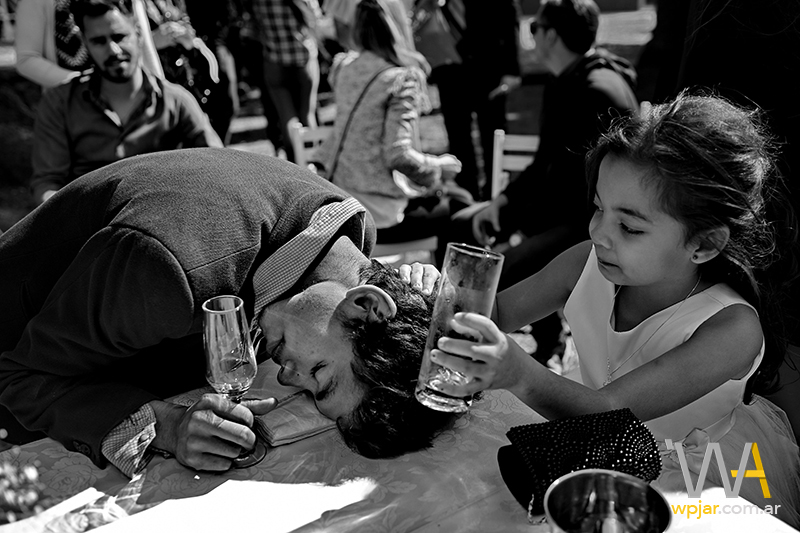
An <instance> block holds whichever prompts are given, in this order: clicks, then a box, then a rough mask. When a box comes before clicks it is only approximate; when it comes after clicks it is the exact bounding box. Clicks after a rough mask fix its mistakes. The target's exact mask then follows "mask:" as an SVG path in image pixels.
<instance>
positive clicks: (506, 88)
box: [489, 74, 522, 100]
mask: <svg viewBox="0 0 800 533" xmlns="http://www.w3.org/2000/svg"><path fill="white" fill-rule="evenodd" d="M520 85H522V78H520V77H519V76H509V75H508V74H506V75H505V76H503V77H502V78H501V79H500V85H498V86H497V87H495V88H494V89H492V92H490V93H489V100H493V99H495V98H497V97H498V96H500V95H501V94H508V93H510V92H511V91H513V90H514V89H516V88H517V87H519V86H520Z"/></svg>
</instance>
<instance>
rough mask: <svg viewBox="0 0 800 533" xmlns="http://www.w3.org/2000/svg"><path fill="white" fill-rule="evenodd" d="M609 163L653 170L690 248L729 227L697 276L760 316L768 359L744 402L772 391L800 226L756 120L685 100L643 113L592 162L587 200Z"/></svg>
mask: <svg viewBox="0 0 800 533" xmlns="http://www.w3.org/2000/svg"><path fill="white" fill-rule="evenodd" d="M608 154H613V155H614V156H616V157H620V158H622V159H625V160H626V161H630V162H631V163H633V164H636V165H638V166H641V167H642V168H645V169H648V170H649V172H648V173H647V177H646V178H645V179H647V180H649V182H650V183H651V184H653V185H654V186H655V187H656V190H657V191H658V192H657V194H658V198H659V202H660V205H661V208H662V209H663V210H664V212H665V213H667V214H669V215H670V216H672V217H673V218H675V219H677V220H678V221H679V222H681V223H682V225H683V227H684V230H685V240H686V242H689V241H691V240H693V239H702V238H704V235H706V233H707V232H708V230H711V229H714V228H719V227H722V226H727V227H728V229H729V230H730V238H729V240H728V242H727V243H726V244H724V245H723V246H720V245H719V244H718V243H714V242H709V243H708V244H710V245H712V246H715V247H716V248H718V249H719V250H720V253H719V255H718V256H717V257H715V258H714V259H712V260H711V261H709V262H708V263H705V264H703V265H701V274H702V276H703V279H707V280H711V281H715V282H725V283H727V284H728V285H730V286H731V287H732V288H733V289H734V290H736V291H737V292H738V293H739V294H740V295H741V296H742V297H743V298H744V299H745V300H747V302H748V303H750V304H751V305H753V307H755V309H756V311H757V312H758V316H759V320H760V321H761V326H762V330H763V332H764V340H765V352H764V358H763V360H762V362H761V365H760V366H759V369H758V371H757V372H756V373H755V374H754V375H753V376H752V377H751V378H750V380H749V381H748V386H747V389H746V391H745V400H746V401H749V398H750V395H751V393H753V392H755V393H759V394H768V393H770V392H774V391H775V390H776V389H777V387H778V385H779V382H778V369H779V367H780V366H781V363H782V362H783V359H784V357H785V353H786V333H785V322H784V319H783V313H782V307H783V306H782V299H783V297H784V296H785V295H786V294H788V291H787V287H788V285H789V284H790V283H791V282H792V281H794V279H795V278H796V277H797V266H796V257H797V255H796V252H795V247H796V244H795V243H796V240H797V239H796V237H797V223H796V219H795V217H794V212H793V210H792V208H791V206H790V205H789V203H788V201H787V199H786V195H785V193H784V192H783V191H785V190H786V188H785V184H784V183H783V182H782V179H781V176H780V175H779V173H778V170H777V168H776V166H775V155H774V149H773V145H772V141H771V136H770V135H769V134H768V133H767V131H766V129H765V127H764V126H763V124H762V122H761V119H760V113H759V111H758V110H747V109H743V108H740V107H738V106H736V105H734V104H732V103H730V102H728V101H726V100H724V99H722V98H719V97H715V96H710V95H702V94H698V95H690V94H689V93H688V92H687V91H683V92H682V93H681V94H680V95H678V97H677V98H675V99H674V100H673V101H671V102H668V103H666V104H662V105H657V106H652V107H649V108H648V107H647V106H645V107H644V108H643V112H642V114H641V115H639V116H633V117H628V118H625V119H621V120H620V121H618V122H617V123H616V124H615V125H614V126H613V127H612V128H611V131H609V133H607V134H606V135H604V136H603V137H601V139H600V140H599V141H598V143H597V145H596V146H595V147H594V149H593V150H592V151H591V152H590V153H589V155H588V156H587V176H588V178H589V192H590V195H591V197H594V194H595V188H596V185H597V178H598V172H599V167H600V162H601V161H602V159H603V158H604V157H605V156H606V155H608ZM706 240H708V239H706Z"/></svg>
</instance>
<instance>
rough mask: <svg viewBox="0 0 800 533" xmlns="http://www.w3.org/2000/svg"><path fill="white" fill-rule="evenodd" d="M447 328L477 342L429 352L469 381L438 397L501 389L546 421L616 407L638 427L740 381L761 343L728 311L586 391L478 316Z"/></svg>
mask: <svg viewBox="0 0 800 533" xmlns="http://www.w3.org/2000/svg"><path fill="white" fill-rule="evenodd" d="M454 325H455V326H456V330H457V331H459V332H462V333H464V332H467V331H469V330H474V331H477V332H479V333H480V334H481V335H482V336H483V338H484V342H483V343H480V344H479V343H473V342H469V341H463V340H455V339H449V338H444V339H441V340H440V341H439V348H440V350H434V351H433V352H432V355H433V356H434V360H435V361H436V362H437V363H440V364H443V365H446V366H448V367H450V368H452V369H454V370H458V371H461V372H464V373H465V374H467V375H468V376H471V377H473V381H472V382H471V383H470V384H469V385H467V386H466V387H464V388H453V389H452V390H447V389H444V390H443V392H445V393H450V394H453V395H464V394H472V393H475V392H478V391H480V390H485V389H493V388H505V389H508V390H509V391H511V392H512V393H513V394H514V395H515V396H517V397H518V398H519V399H520V400H522V401H523V402H525V403H526V404H527V405H528V406H530V407H531V408H532V409H534V410H536V411H537V412H538V413H539V414H541V415H542V416H544V417H546V418H548V419H556V418H563V417H569V416H577V415H582V414H588V413H596V412H602V411H609V410H612V409H620V408H623V407H628V408H630V409H631V411H633V413H634V414H635V415H636V416H637V417H639V418H640V419H642V420H651V419H653V418H657V417H660V416H663V415H665V414H668V413H671V412H673V411H675V410H677V409H679V408H681V407H684V406H685V405H688V404H689V403H691V402H693V401H694V400H697V399H698V398H700V397H701V396H703V395H705V394H707V393H708V392H711V391H712V390H714V389H715V388H717V387H719V386H720V385H722V384H723V383H725V382H726V381H728V380H730V379H740V378H742V377H744V376H745V375H746V374H747V372H748V371H749V370H750V367H751V365H752V364H753V360H754V359H755V358H756V356H757V355H758V352H759V351H760V349H761V344H762V341H763V335H762V332H761V326H760V324H759V321H758V317H757V316H756V314H755V312H753V310H752V309H750V308H749V307H747V306H744V305H732V306H730V307H727V308H725V309H723V310H721V311H720V312H718V313H717V314H715V315H714V316H712V317H711V318H709V319H708V320H707V321H706V322H704V323H703V324H702V325H700V327H698V328H697V330H696V331H695V332H694V334H693V335H692V336H691V337H690V338H689V339H688V340H687V341H686V342H684V343H683V344H681V345H680V346H677V347H675V348H673V349H672V350H670V351H668V352H666V353H665V354H663V355H661V356H660V357H658V358H656V359H654V360H653V361H650V362H649V363H647V364H645V365H643V366H641V367H639V368H637V369H635V370H633V371H631V372H629V373H628V374H625V375H624V376H622V377H620V378H618V379H617V380H615V381H613V382H612V383H611V384H609V385H607V386H606V387H603V388H602V389H600V390H593V389H590V388H588V387H585V386H584V385H581V384H579V383H576V382H574V381H572V380H570V379H567V378H563V377H561V376H559V375H557V374H555V373H553V372H551V371H550V370H548V369H547V368H546V367H544V366H542V365H541V364H539V363H536V362H535V361H533V359H532V358H531V357H530V356H528V355H527V354H526V353H525V352H524V351H523V350H522V349H521V348H519V346H517V345H516V344H515V343H514V342H513V341H512V340H510V339H509V338H508V337H507V336H506V335H504V334H502V333H501V332H500V331H499V330H498V329H497V327H496V326H495V325H494V324H493V323H492V322H491V321H490V320H488V319H487V318H485V317H482V316H479V315H475V314H465V315H457V316H456V322H455V324H454ZM442 350H443V351H442ZM445 352H448V353H445ZM451 354H456V355H451ZM466 358H468V359H466ZM526 358H527V359H526Z"/></svg>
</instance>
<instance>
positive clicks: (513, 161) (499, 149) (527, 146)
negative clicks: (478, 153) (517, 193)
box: [492, 130, 539, 198]
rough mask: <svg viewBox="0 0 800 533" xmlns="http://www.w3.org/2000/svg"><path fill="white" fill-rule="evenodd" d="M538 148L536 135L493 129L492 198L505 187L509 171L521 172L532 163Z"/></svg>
mask: <svg viewBox="0 0 800 533" xmlns="http://www.w3.org/2000/svg"><path fill="white" fill-rule="evenodd" d="M538 149H539V136H538V135H516V134H509V133H506V132H505V131H503V130H494V143H493V150H492V153H493V158H492V198H497V196H498V195H499V194H500V193H501V192H503V189H505V188H506V186H507V185H508V181H509V176H510V174H509V173H510V172H522V171H523V170H525V169H526V168H527V167H528V166H529V165H530V164H531V163H533V158H534V156H535V155H536V151H537V150H538Z"/></svg>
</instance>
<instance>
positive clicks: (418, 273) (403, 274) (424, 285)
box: [398, 263, 440, 294]
mask: <svg viewBox="0 0 800 533" xmlns="http://www.w3.org/2000/svg"><path fill="white" fill-rule="evenodd" d="M398 272H399V273H400V279H402V280H403V281H405V282H406V283H408V284H409V285H411V286H412V287H414V288H415V289H419V290H421V291H422V293H423V294H430V293H432V292H433V288H434V287H435V286H436V281H437V280H438V279H439V276H440V274H439V271H438V270H437V269H436V267H435V266H433V265H423V264H422V263H414V264H412V265H400V268H399V269H398Z"/></svg>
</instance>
